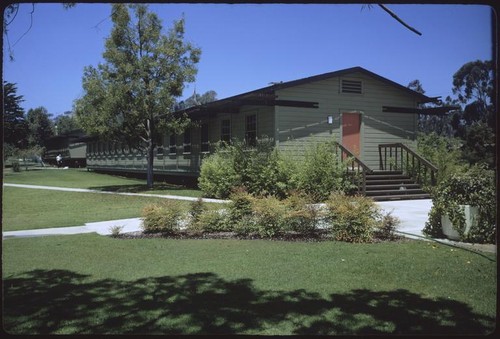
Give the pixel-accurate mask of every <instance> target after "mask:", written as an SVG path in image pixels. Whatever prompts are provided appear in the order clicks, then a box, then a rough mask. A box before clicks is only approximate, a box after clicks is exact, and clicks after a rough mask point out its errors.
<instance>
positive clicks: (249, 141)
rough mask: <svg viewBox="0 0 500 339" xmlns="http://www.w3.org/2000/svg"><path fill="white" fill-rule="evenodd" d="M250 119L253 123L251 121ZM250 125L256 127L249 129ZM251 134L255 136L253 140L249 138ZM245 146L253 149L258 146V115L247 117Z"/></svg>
mask: <svg viewBox="0 0 500 339" xmlns="http://www.w3.org/2000/svg"><path fill="white" fill-rule="evenodd" d="M250 119H252V120H253V121H249V120H250ZM249 123H251V124H252V125H254V126H253V129H250V128H249ZM250 134H253V136H252V138H250V137H249V135H250ZM245 144H247V145H248V146H251V147H255V146H257V113H253V114H248V115H246V116H245Z"/></svg>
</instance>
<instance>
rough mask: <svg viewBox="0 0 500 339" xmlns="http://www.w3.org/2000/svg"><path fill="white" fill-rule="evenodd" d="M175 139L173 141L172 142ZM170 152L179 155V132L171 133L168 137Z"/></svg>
mask: <svg viewBox="0 0 500 339" xmlns="http://www.w3.org/2000/svg"><path fill="white" fill-rule="evenodd" d="M172 140H173V143H172ZM168 154H169V155H177V134H175V133H171V134H170V135H169V138H168Z"/></svg>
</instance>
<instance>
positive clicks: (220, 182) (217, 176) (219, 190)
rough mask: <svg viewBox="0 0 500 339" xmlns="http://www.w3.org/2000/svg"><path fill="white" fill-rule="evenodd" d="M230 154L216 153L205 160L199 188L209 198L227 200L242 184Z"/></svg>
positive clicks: (199, 179) (202, 165)
mask: <svg viewBox="0 0 500 339" xmlns="http://www.w3.org/2000/svg"><path fill="white" fill-rule="evenodd" d="M233 164H234V160H233V159H232V157H231V154H230V153H224V152H221V151H220V150H219V151H216V152H215V153H213V154H211V155H210V156H209V157H207V158H206V159H203V162H202V164H201V168H200V176H199V178H198V187H199V188H200V189H201V190H202V191H203V194H204V195H205V196H207V197H213V198H218V199H226V198H227V197H229V195H230V194H231V189H232V188H233V187H236V186H238V185H239V184H240V181H241V178H240V176H239V175H238V173H236V171H235V169H234V166H233Z"/></svg>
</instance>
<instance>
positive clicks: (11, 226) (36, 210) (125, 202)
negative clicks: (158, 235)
mask: <svg viewBox="0 0 500 339" xmlns="http://www.w3.org/2000/svg"><path fill="white" fill-rule="evenodd" d="M2 200H3V203H2V230H3V231H18V230H28V229H39V228H48V227H65V226H81V225H84V224H85V223H87V222H96V221H105V220H115V219H126V218H135V217H140V216H141V213H142V209H143V208H144V206H146V205H147V204H149V203H154V202H159V201H162V200H163V199H162V198H149V197H138V196H119V195H113V194H97V193H79V192H61V191H49V190H35V189H29V188H18V187H8V186H7V187H4V188H3V199H2ZM178 203H179V204H180V205H181V206H182V207H183V208H186V209H187V208H188V207H189V204H190V203H189V202H187V201H178Z"/></svg>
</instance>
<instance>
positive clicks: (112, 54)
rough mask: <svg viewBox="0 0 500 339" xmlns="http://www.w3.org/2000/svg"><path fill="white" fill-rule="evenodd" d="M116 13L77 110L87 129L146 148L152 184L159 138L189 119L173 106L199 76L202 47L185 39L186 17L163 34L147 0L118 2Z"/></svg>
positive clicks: (178, 130)
mask: <svg viewBox="0 0 500 339" xmlns="http://www.w3.org/2000/svg"><path fill="white" fill-rule="evenodd" d="M111 13H112V14H111V19H112V21H113V29H112V31H111V35H110V36H109V37H108V38H107V39H106V43H105V52H104V54H103V58H104V60H105V63H103V64H99V65H98V66H97V68H95V67H92V66H88V67H86V68H85V70H84V75H83V88H84V91H85V95H84V96H83V97H82V98H80V99H78V100H76V101H75V108H74V111H75V112H76V114H77V117H78V120H79V122H80V124H81V125H82V127H83V129H84V130H85V131H86V132H87V133H89V134H93V135H98V136H100V137H101V138H106V139H110V140H114V141H119V142H126V143H128V145H129V146H130V147H132V148H135V149H138V150H140V151H142V152H143V153H145V154H146V159H147V185H148V187H149V188H152V187H153V162H154V150H155V148H156V143H155V140H158V139H160V137H161V135H162V134H163V133H165V132H166V131H167V130H170V131H173V132H176V133H182V130H183V129H184V128H185V127H186V126H187V124H188V123H189V119H188V118H187V117H186V116H177V115H175V114H174V111H173V106H174V104H175V99H176V98H178V97H179V96H181V94H182V90H183V88H184V84H185V83H186V82H193V81H194V80H195V75H196V72H197V69H196V64H197V63H198V61H199V58H200V54H201V50H200V49H198V48H196V47H194V46H193V45H192V44H190V43H187V42H185V41H184V19H181V20H178V21H175V22H174V24H173V27H172V28H171V29H170V30H169V31H168V33H167V34H166V35H163V34H162V24H161V21H160V19H159V18H158V16H157V15H156V14H155V13H152V12H149V11H148V7H147V6H146V5H144V4H134V5H125V4H114V5H113V7H112V12H111ZM131 14H133V18H132V17H131Z"/></svg>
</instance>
